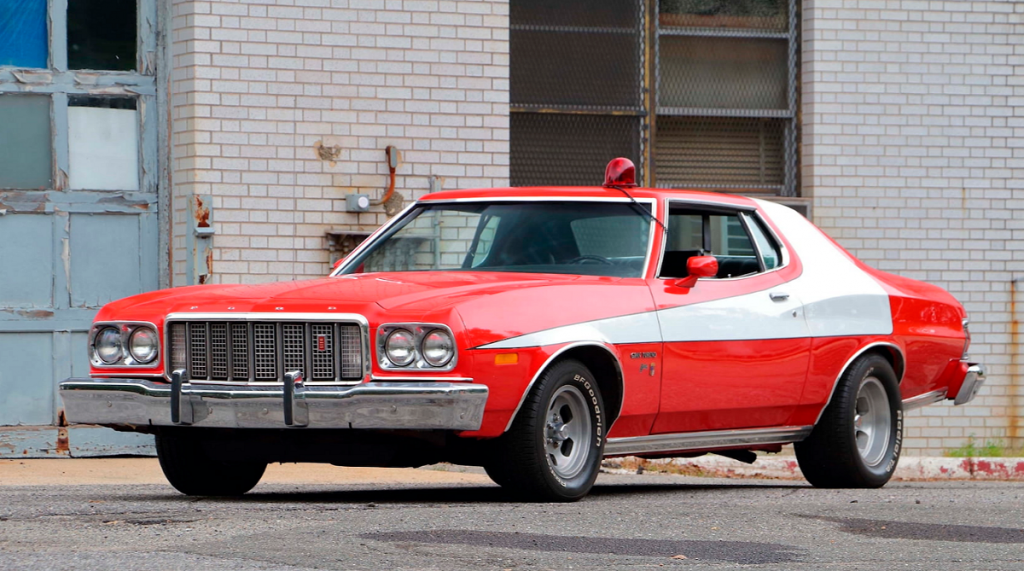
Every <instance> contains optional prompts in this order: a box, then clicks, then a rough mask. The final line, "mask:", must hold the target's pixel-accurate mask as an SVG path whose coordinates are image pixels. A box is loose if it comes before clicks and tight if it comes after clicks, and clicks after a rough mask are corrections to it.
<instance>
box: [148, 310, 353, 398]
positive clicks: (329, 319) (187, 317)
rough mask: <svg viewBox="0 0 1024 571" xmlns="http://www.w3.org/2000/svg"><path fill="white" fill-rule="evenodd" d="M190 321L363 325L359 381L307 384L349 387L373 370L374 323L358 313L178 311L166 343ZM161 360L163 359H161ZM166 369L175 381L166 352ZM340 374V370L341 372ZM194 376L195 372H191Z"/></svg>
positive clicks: (169, 321) (168, 323)
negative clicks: (174, 330) (178, 325)
mask: <svg viewBox="0 0 1024 571" xmlns="http://www.w3.org/2000/svg"><path fill="white" fill-rule="evenodd" d="M189 321H236V322H237V321H241V322H250V321H265V322H281V321H303V322H314V321H322V322H324V323H343V322H344V323H355V324H356V325H358V326H359V334H360V350H361V351H362V353H363V370H362V372H361V374H360V378H359V379H358V380H356V379H353V380H351V381H307V382H306V383H305V384H309V385H317V386H320V385H322V386H332V385H334V386H348V385H356V384H359V383H362V382H363V381H364V380H365V379H366V377H367V376H369V374H370V372H371V371H372V367H373V363H372V361H373V354H372V353H371V352H370V322H369V321H368V320H367V319H366V317H364V316H363V315H360V314H358V313H276V312H262V311H261V312H228V313H213V312H202V313H200V312H196V313H189V312H178V313H170V314H168V315H167V317H166V318H164V341H163V343H162V344H165V343H170V339H171V335H170V333H171V324H172V323H181V322H189ZM157 361H161V359H157ZM162 361H163V364H164V365H165V366H164V373H163V375H162V376H163V377H164V378H165V379H167V380H168V381H170V380H171V352H170V351H169V350H168V351H165V352H164V358H163V359H162ZM304 373H305V372H304ZM339 373H340V371H339ZM190 374H191V372H190ZM188 382H190V383H199V384H221V385H231V384H234V383H236V382H238V381H232V382H227V381H207V380H191V379H189V380H188ZM239 384H240V385H246V386H249V385H252V386H259V385H268V386H270V385H280V384H282V381H276V380H275V381H251V382H245V383H239Z"/></svg>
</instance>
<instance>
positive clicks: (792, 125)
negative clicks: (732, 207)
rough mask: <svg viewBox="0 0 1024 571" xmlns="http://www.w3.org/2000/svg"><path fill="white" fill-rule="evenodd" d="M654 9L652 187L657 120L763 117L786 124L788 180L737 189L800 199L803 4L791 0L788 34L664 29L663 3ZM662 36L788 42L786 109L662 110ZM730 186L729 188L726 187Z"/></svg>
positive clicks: (654, 4)
mask: <svg viewBox="0 0 1024 571" xmlns="http://www.w3.org/2000/svg"><path fill="white" fill-rule="evenodd" d="M650 1H651V9H650V10H649V12H650V13H651V14H652V19H653V25H652V28H653V32H652V43H653V44H654V62H653V65H652V68H653V69H652V70H651V71H650V73H651V74H652V75H653V76H654V89H653V91H654V104H653V109H654V113H651V114H650V115H651V117H650V122H651V126H652V129H651V130H650V140H649V146H650V151H649V153H648V155H647V157H646V160H647V162H648V165H649V172H650V176H649V178H648V179H646V180H648V184H650V185H651V186H657V178H656V176H657V175H656V172H655V171H656V169H655V165H654V146H655V145H657V140H656V137H657V135H656V129H655V127H656V126H657V119H658V117H660V116H677V117H678V116H686V117H748V118H753V117H760V118H778V119H783V120H784V121H785V126H784V127H783V162H784V164H783V169H784V179H783V184H782V186H781V187H779V186H776V185H754V186H751V185H744V186H743V187H737V190H740V191H742V190H756V189H767V190H774V191H775V192H777V193H778V196H780V197H796V196H799V186H798V185H799V180H798V164H797V163H798V160H797V159H798V154H799V147H798V139H797V137H798V132H799V125H798V121H799V114H798V106H799V101H798V98H799V90H798V89H797V73H798V71H799V67H800V62H799V47H800V36H799V32H800V30H799V20H800V18H799V13H798V10H799V2H797V0H788V13H787V25H788V29H787V30H786V31H785V32H780V31H772V30H759V29H751V30H746V29H734V28H724V29H707V28H695V29H692V30H691V29H685V28H665V29H662V27H661V23H660V18H659V16H660V2H659V0H650ZM662 36H699V37H726V38H770V39H780V40H782V39H784V40H787V41H788V58H787V59H788V61H787V65H788V77H787V83H788V85H787V103H788V106H787V108H786V109H701V108H690V107H662V106H661V103H660V95H661V37H662ZM687 187H690V188H701V187H703V188H711V187H710V186H709V185H706V184H705V185H701V184H696V185H687ZM726 187H727V186H726ZM714 188H723V186H722V185H715V186H714Z"/></svg>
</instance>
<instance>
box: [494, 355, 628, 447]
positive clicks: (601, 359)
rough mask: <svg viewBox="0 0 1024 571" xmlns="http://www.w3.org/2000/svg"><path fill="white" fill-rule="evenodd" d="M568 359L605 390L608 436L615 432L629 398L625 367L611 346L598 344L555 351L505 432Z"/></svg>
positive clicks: (532, 383)
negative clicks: (557, 366)
mask: <svg viewBox="0 0 1024 571" xmlns="http://www.w3.org/2000/svg"><path fill="white" fill-rule="evenodd" d="M565 359H576V360H577V361H579V362H581V363H583V364H584V365H586V366H587V368H588V369H590V372H591V373H592V374H593V375H594V382H596V383H597V387H598V389H600V390H601V398H602V399H603V400H604V406H605V410H606V414H607V418H608V431H607V432H610V431H611V427H612V426H613V425H614V424H615V421H616V419H618V418H619V413H620V412H621V411H622V404H623V400H624V398H625V394H626V393H625V379H624V377H623V374H622V363H621V362H620V361H619V357H618V356H617V355H616V354H615V352H614V351H613V350H612V349H611V348H609V347H608V346H607V345H604V344H602V343H598V342H596V341H595V342H580V343H571V344H569V345H566V346H565V347H562V348H560V349H559V350H557V351H555V352H554V353H553V354H552V355H551V356H550V357H548V359H547V360H546V361H544V364H543V365H541V366H540V367H539V368H538V369H537V372H536V373H535V374H534V375H533V378H532V379H530V384H528V385H527V386H526V389H525V390H524V391H523V396H522V397H521V398H520V399H519V404H518V405H516V409H515V410H514V411H513V412H512V417H511V418H509V419H508V424H507V425H506V426H505V432H508V430H509V429H510V428H512V423H513V422H515V420H516V416H518V415H519V409H520V408H522V406H523V403H524V402H525V401H526V397H527V396H528V395H529V394H530V391H532V390H533V385H534V384H535V383H536V382H537V379H539V378H540V376H541V375H543V374H544V372H545V371H547V370H548V369H549V368H551V367H552V366H553V365H554V364H556V363H558V362H560V361H563V360H565ZM607 432H606V433H607Z"/></svg>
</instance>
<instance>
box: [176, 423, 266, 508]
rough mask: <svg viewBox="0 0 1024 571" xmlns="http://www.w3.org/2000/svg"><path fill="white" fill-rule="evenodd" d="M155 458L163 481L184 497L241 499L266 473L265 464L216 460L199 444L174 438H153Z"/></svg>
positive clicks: (190, 440) (186, 439)
mask: <svg viewBox="0 0 1024 571" xmlns="http://www.w3.org/2000/svg"><path fill="white" fill-rule="evenodd" d="M156 455H157V458H158V459H159V460H160V468H161V469H162V470H163V472H164V476H165V477H166V478H167V481H168V482H170V483H171V485H172V486H174V488H175V489H176V490H178V491H179V492H181V493H183V494H185V495H188V496H241V495H242V494H244V493H246V492H248V491H249V490H251V489H253V488H254V487H256V484H258V483H259V481H260V478H262V477H263V472H264V471H265V470H266V469H267V464H266V462H227V461H223V460H220V459H218V458H215V457H213V456H211V455H210V454H208V453H207V452H206V450H205V449H204V448H203V444H202V443H201V442H199V441H197V440H195V439H192V438H186V437H183V436H182V435H177V434H157V435H156Z"/></svg>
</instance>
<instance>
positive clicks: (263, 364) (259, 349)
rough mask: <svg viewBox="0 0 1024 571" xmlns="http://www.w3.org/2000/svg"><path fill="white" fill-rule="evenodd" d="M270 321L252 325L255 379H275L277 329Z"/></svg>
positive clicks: (276, 375)
mask: <svg viewBox="0 0 1024 571" xmlns="http://www.w3.org/2000/svg"><path fill="white" fill-rule="evenodd" d="M276 329H277V328H276V326H274V324H272V323H257V324H255V325H253V349H254V350H255V353H256V380H260V379H277V378H278V374H277V342H276V341H277V340H276V337H277V335H276V334H277V331H276Z"/></svg>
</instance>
